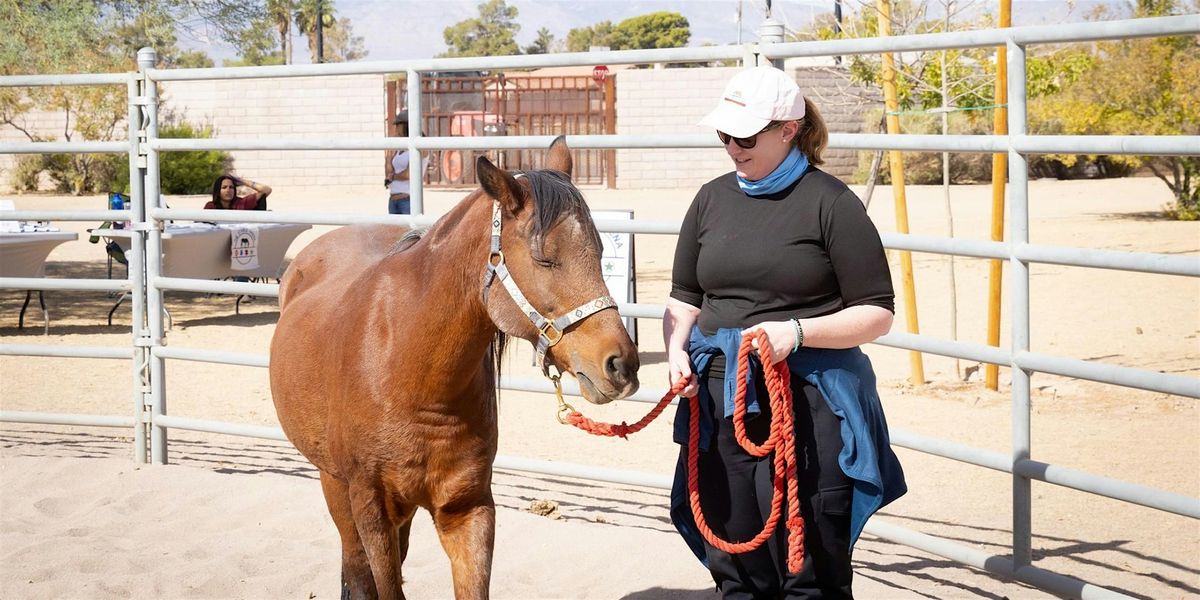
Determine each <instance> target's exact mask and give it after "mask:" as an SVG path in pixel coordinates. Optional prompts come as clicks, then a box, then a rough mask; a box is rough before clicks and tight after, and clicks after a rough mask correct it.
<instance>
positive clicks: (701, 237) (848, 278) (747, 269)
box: [671, 167, 895, 335]
mask: <svg viewBox="0 0 1200 600" xmlns="http://www.w3.org/2000/svg"><path fill="white" fill-rule="evenodd" d="M671 297H672V298H675V299H676V300H679V301H681V302H685V303H687V304H690V305H692V306H696V307H699V308H700V317H699V321H698V325H699V326H700V330H701V331H702V332H704V333H705V334H706V335H712V334H713V333H715V332H716V330H717V329H721V328H726V327H736V328H746V327H750V326H752V325H755V324H758V323H761V322H763V321H782V320H786V319H790V318H793V317H800V318H808V317H819V316H823V315H828V314H831V313H835V312H837V311H839V310H841V309H843V308H846V307H849V306H857V305H862V304H868V305H875V306H881V307H883V308H886V309H888V310H889V311H892V312H895V306H894V302H895V294H894V292H893V290H892V279H891V275H890V273H889V270H888V264H887V258H886V257H885V255H884V252H883V244H882V243H881V242H880V241H879V232H878V231H877V230H876V229H875V225H874V224H873V223H871V219H870V218H869V217H868V216H867V211H866V210H865V209H864V208H863V205H862V201H860V200H859V199H858V196H856V195H855V194H854V192H852V191H850V189H849V188H848V187H846V184H844V183H842V182H841V181H839V180H838V179H837V178H836V177H833V176H832V175H829V174H827V173H825V172H824V171H821V170H820V169H817V168H815V167H811V168H809V170H808V171H807V172H806V173H805V174H804V176H802V177H801V178H800V180H799V181H797V182H796V183H795V184H793V185H791V186H789V187H788V188H785V189H784V190H782V191H780V192H777V193H775V194H772V195H769V196H748V195H746V193H745V192H743V191H742V190H741V189H740V188H739V187H738V184H737V178H736V173H732V172H731V173H727V174H725V175H722V176H721V177H718V178H716V179H714V180H712V181H710V182H708V183H707V184H705V185H704V186H703V187H701V188H700V191H699V192H698V193H697V194H696V198H695V199H694V200H693V201H692V205H691V207H689V208H688V212H687V215H686V216H685V217H684V220H683V226H682V228H681V229H680V232H679V241H678V243H677V245H676V247H675V264H674V269H673V271H672V275H671Z"/></svg>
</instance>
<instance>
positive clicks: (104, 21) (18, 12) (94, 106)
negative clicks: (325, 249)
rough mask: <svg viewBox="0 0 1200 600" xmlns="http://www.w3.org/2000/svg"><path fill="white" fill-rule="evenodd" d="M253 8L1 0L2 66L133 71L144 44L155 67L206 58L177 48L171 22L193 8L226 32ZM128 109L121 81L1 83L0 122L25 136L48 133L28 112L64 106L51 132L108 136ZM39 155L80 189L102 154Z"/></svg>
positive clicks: (212, 1) (219, 2) (12, 71)
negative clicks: (153, 54)
mask: <svg viewBox="0 0 1200 600" xmlns="http://www.w3.org/2000/svg"><path fill="white" fill-rule="evenodd" d="M256 14H257V13H256V12H255V9H254V7H253V6H247V5H244V4H243V3H242V2H236V1H234V0H156V1H150V0H55V1H54V2H26V1H23V0H0V15H4V17H3V18H0V73H2V74H5V75H19V74H34V73H111V72H120V71H132V70H136V69H137V62H136V57H137V49H138V48H140V47H142V46H152V47H154V48H155V49H156V50H157V51H158V57H159V64H158V66H165V67H172V66H185V65H187V66H191V65H195V64H205V63H204V61H205V60H207V57H205V56H203V55H202V53H197V52H190V53H185V52H180V51H179V49H178V47H177V46H176V39H175V29H174V25H173V24H174V23H176V22H178V21H181V20H185V19H190V18H192V17H191V15H199V16H200V17H201V18H202V19H204V20H205V22H206V23H209V24H211V25H212V27H214V28H215V29H216V30H217V31H218V32H220V34H221V35H222V36H224V35H226V34H228V33H230V32H233V31H237V30H239V29H240V28H241V27H243V26H244V23H245V22H247V21H248V20H249V19H251V18H253V17H254V16H255V15H256ZM209 64H211V63H209ZM128 108H129V107H128V100H127V98H126V90H125V88H124V87H123V86H111V85H109V86H69V87H32V88H0V126H7V127H11V128H13V129H15V130H17V131H19V132H21V133H22V134H23V135H25V136H26V137H27V138H28V139H29V140H30V141H49V140H47V139H45V138H44V137H42V136H39V135H38V134H37V133H36V132H35V131H34V130H33V129H32V128H31V127H29V126H28V125H27V120H26V118H25V114H26V113H28V112H29V111H32V110H44V111H58V112H61V113H62V115H63V117H64V120H65V125H64V127H63V129H62V133H61V135H60V136H59V137H58V138H56V139H62V140H66V141H70V140H72V139H76V138H81V139H86V140H111V139H113V137H114V135H115V133H116V128H117V126H118V125H119V124H121V123H122V122H123V121H124V119H125V118H126V117H127V116H128ZM30 158H34V157H30ZM40 158H44V159H45V162H44V163H43V164H44V165H48V166H50V167H52V177H54V178H55V179H56V180H57V181H59V182H60V187H61V188H63V189H65V190H70V191H73V192H75V193H82V192H84V191H88V190H90V189H92V187H93V186H95V185H97V182H98V181H100V180H101V179H103V178H104V174H103V173H101V171H103V169H104V165H105V163H104V161H103V156H102V155H96V154H76V153H71V154H61V155H52V156H49V157H40Z"/></svg>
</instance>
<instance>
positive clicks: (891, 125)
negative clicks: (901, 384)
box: [879, 0, 925, 385]
mask: <svg viewBox="0 0 1200 600" xmlns="http://www.w3.org/2000/svg"><path fill="white" fill-rule="evenodd" d="M891 34H892V5H891V0H879V35H880V36H889V35H891ZM883 100H884V110H886V111H887V113H886V114H887V131H888V133H889V134H898V133H900V117H899V115H897V114H896V111H897V110H899V108H900V106H899V102H898V101H897V100H896V63H895V62H894V61H893V59H892V53H891V52H885V53H884V54H883ZM888 166H889V170H890V172H891V175H892V196H893V197H894V198H895V200H896V231H899V232H900V233H908V199H907V198H906V197H905V195H904V155H902V154H901V153H900V151H899V150H892V151H890V152H888ZM900 279H901V285H902V286H903V287H904V318H905V323H906V324H907V325H908V332H909V333H920V326H919V325H918V324H917V290H916V288H915V287H914V284H913V266H912V253H911V252H909V251H907V250H901V251H900ZM908 359H909V365H910V367H911V369H912V375H911V377H910V380H911V381H912V384H913V385H923V384H924V383H925V367H924V365H923V363H922V361H921V353H920V352H916V351H913V350H910V351H909V354H908Z"/></svg>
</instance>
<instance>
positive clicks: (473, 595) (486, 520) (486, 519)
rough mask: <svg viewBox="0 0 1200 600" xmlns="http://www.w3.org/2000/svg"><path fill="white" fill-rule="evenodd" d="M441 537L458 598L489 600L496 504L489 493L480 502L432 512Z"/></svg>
mask: <svg viewBox="0 0 1200 600" xmlns="http://www.w3.org/2000/svg"><path fill="white" fill-rule="evenodd" d="M433 521H434V524H436V525H437V531H438V537H439V538H440V539H441V541H442V547H443V548H445V550H446V554H447V555H448V556H449V557H450V571H451V574H452V575H453V576H454V597H455V598H457V600H486V599H487V598H488V588H489V586H490V585H491V580H492V549H493V547H494V546H495V543H496V505H495V502H493V501H492V495H491V494H490V493H489V494H487V496H486V498H484V499H483V500H482V502H481V503H480V504H477V505H475V506H471V507H467V508H465V509H457V508H456V509H453V510H451V509H446V508H442V509H438V510H436V511H434V513H433Z"/></svg>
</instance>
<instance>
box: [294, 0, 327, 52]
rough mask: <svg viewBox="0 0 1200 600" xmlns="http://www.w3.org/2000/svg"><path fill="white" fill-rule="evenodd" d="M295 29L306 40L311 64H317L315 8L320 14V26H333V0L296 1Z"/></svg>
mask: <svg viewBox="0 0 1200 600" xmlns="http://www.w3.org/2000/svg"><path fill="white" fill-rule="evenodd" d="M296 5H297V6H296V11H295V19H296V28H297V29H299V30H300V32H301V33H303V34H304V36H305V37H306V38H308V50H309V52H310V53H311V55H312V62H313V63H314V64H316V62H317V8H318V6H319V7H320V10H321V13H322V15H321V16H322V24H323V26H324V27H328V26H330V25H332V24H333V14H334V9H333V0H296Z"/></svg>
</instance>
